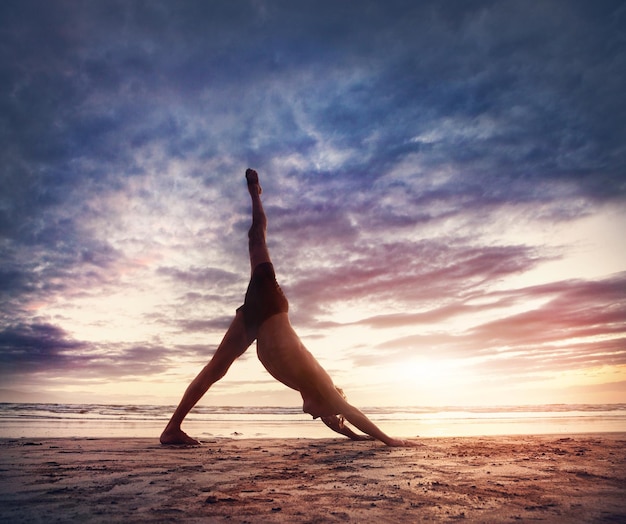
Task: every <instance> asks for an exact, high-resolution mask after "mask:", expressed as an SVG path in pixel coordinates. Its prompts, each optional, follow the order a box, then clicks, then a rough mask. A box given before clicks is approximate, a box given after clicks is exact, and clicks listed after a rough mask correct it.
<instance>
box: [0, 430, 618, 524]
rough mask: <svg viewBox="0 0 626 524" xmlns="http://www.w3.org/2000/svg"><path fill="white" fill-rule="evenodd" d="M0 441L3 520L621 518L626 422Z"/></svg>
mask: <svg viewBox="0 0 626 524" xmlns="http://www.w3.org/2000/svg"><path fill="white" fill-rule="evenodd" d="M419 442H421V443H422V444H423V445H422V446H420V447H417V448H393V449H392V448H388V447H386V446H384V445H382V444H380V443H378V442H351V441H349V440H343V439H271V440H261V439H246V440H237V439H215V440H207V441H205V442H204V443H203V445H202V446H200V447H188V448H174V447H165V446H161V445H159V444H158V442H157V441H156V439H129V440H124V439H88V440H85V439H52V438H46V439H13V440H10V439H4V440H0V522H8V523H19V522H46V523H47V522H107V523H108V522H290V523H291V522H346V521H349V522H376V523H378V522H402V523H406V522H421V521H436V522H441V521H448V522H454V521H460V520H463V521H467V522H510V521H522V522H527V521H543V522H626V434H622V433H620V434H614V433H611V434H593V435H575V436H571V435H568V436H506V437H465V438H430V439H421V440H420V441H419Z"/></svg>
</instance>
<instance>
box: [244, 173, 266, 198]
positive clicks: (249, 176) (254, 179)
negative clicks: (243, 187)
mask: <svg viewBox="0 0 626 524" xmlns="http://www.w3.org/2000/svg"><path fill="white" fill-rule="evenodd" d="M246 180H247V181H248V188H251V187H255V186H256V187H257V188H258V191H259V195H260V194H261V193H263V189H262V188H261V185H260V184H259V175H258V173H257V172H256V171H255V170H254V169H249V168H248V169H246Z"/></svg>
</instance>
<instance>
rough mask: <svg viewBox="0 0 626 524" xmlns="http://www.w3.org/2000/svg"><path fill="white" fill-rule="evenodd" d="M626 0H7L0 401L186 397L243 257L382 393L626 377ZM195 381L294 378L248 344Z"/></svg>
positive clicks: (593, 399) (324, 360)
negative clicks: (257, 217)
mask: <svg viewBox="0 0 626 524" xmlns="http://www.w3.org/2000/svg"><path fill="white" fill-rule="evenodd" d="M625 26H626V5H624V3H623V2H619V1H615V2H614V1H609V0H607V1H601V2H587V1H574V0H562V1H551V0H542V1H536V2H532V1H531V2H528V1H526V0H524V1H516V0H512V1H506V2H497V1H465V2H444V1H420V2H413V1H410V0H408V1H396V0H384V1H363V2H348V1H342V0H339V1H337V0H333V1H324V0H321V1H299V2H292V1H262V0H258V1H246V0H237V1H230V0H229V1H219V0H218V1H212V2H205V1H185V0H183V1H178V2H174V1H160V0H152V1H150V2H144V1H135V0H123V1H122V0H120V1H115V0H106V1H99V0H98V1H87V0H85V1H80V2H76V1H61V0H57V1H44V0H42V1H31V0H19V1H13V0H5V1H3V2H1V3H0V135H1V139H0V154H1V156H2V168H1V171H0V255H1V256H0V364H1V365H0V401H33V402H75V403H91V402H96V403H100V402H101V403H111V402H112V403H120V404H133V403H157V404H175V403H176V402H177V401H178V400H179V399H180V396H181V395H182V393H183V391H184V390H185V388H186V387H187V385H188V383H189V382H190V380H191V379H193V377H194V376H195V375H196V374H197V372H199V371H200V369H201V368H202V367H203V366H204V365H205V363H206V362H207V361H208V360H209V359H210V358H211V355H212V354H213V353H214V351H215V349H216V347H217V345H218V344H219V342H220V341H221V338H222V336H223V333H224V332H225V330H226V328H227V327H228V325H229V324H230V321H231V319H232V318H233V315H234V311H235V309H236V308H237V307H238V306H240V305H241V303H242V301H243V296H244V293H245V289H246V286H247V284H248V278H249V261H248V254H247V230H248V227H249V225H250V199H249V196H248V193H247V190H246V185H245V178H244V172H245V170H246V168H248V167H252V168H255V169H256V170H257V171H258V172H259V175H260V179H261V185H262V186H263V202H264V205H265V209H266V212H267V215H268V221H269V227H268V245H269V249H270V252H271V255H272V259H273V262H274V266H275V268H276V272H277V277H278V280H279V282H280V284H281V287H282V288H283V290H284V291H285V293H286V295H287V296H288V298H289V300H290V316H291V321H292V324H293V325H294V327H295V329H296V331H297V332H298V333H299V335H300V337H301V338H302V340H303V342H304V344H305V345H306V346H307V348H308V349H309V350H310V351H311V352H312V353H313V354H314V355H315V356H316V357H317V358H318V360H319V361H320V363H321V364H322V365H323V366H324V367H325V368H326V369H327V370H328V372H329V373H330V374H331V376H332V377H333V379H334V381H335V383H336V384H337V385H338V386H341V387H342V388H343V389H344V390H345V392H346V394H347V395H348V399H349V400H350V401H351V402H353V403H354V404H356V405H358V406H361V407H364V406H436V405H452V406H463V405H493V404H499V405H502V404H544V403H617V402H626V235H624V231H626V206H625V203H626V97H625V96H624V92H625V88H626V33H625V32H624V31H623V28H624V27H625ZM201 402H202V403H203V404H204V405H240V406H246V405H270V406H297V405H299V404H300V403H301V399H300V397H299V395H298V394H297V393H296V392H294V391H292V390H289V389H288V388H286V387H285V386H283V385H281V384H279V383H277V382H276V381H274V380H273V379H272V378H271V377H270V375H269V374H268V373H267V372H266V371H265V370H264V369H263V367H262V366H261V364H260V363H259V362H258V359H257V357H256V352H255V350H254V347H251V348H250V349H249V350H248V352H247V353H245V354H244V355H243V356H242V357H241V358H240V359H239V360H238V361H236V362H235V363H234V364H233V366H232V367H231V369H230V370H229V372H228V374H227V375H226V377H225V378H224V379H223V380H222V381H220V382H218V383H217V384H215V385H214V386H213V387H212V388H211V390H210V391H209V392H208V394H207V395H206V396H205V397H204V399H203V400H202V401H201Z"/></svg>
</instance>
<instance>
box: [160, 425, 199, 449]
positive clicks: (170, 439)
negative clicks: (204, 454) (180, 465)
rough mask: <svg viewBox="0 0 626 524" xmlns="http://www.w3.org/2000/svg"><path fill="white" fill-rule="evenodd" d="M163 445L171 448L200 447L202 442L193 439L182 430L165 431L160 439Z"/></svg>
mask: <svg viewBox="0 0 626 524" xmlns="http://www.w3.org/2000/svg"><path fill="white" fill-rule="evenodd" d="M159 440H160V441H161V444H167V445H169V446H199V445H200V441H199V440H196V439H195V438H191V437H190V436H189V435H187V433H185V432H184V431H183V430H182V429H178V430H167V429H166V430H165V431H164V432H163V433H161V438H160V439H159Z"/></svg>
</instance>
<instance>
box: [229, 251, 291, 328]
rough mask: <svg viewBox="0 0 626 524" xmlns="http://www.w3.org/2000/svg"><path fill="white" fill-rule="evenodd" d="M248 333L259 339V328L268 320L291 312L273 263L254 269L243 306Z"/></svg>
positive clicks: (266, 263)
mask: <svg viewBox="0 0 626 524" xmlns="http://www.w3.org/2000/svg"><path fill="white" fill-rule="evenodd" d="M237 311H242V312H243V318H244V322H245V324H246V331H247V332H248V335H249V336H250V338H251V339H253V340H254V339H255V338H256V337H257V333H258V331H259V327H260V326H261V324H263V322H265V321H266V320H267V319H268V318H270V317H271V316H273V315H276V314H278V313H287V312H288V311H289V302H287V297H285V295H284V293H283V291H282V289H280V286H279V285H278V282H276V273H274V266H273V265H272V264H271V262H264V263H262V264H259V265H258V266H257V267H255V268H254V271H253V272H252V277H251V278H250V284H248V290H247V291H246V298H245V300H244V303H243V306H241V307H239V308H238V309H237Z"/></svg>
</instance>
